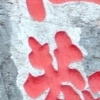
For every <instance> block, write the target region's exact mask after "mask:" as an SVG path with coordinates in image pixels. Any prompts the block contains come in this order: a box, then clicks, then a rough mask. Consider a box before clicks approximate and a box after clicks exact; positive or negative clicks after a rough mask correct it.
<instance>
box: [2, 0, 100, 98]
mask: <svg viewBox="0 0 100 100" xmlns="http://www.w3.org/2000/svg"><path fill="white" fill-rule="evenodd" d="M0 1H2V0H0ZM16 1H17V0H5V1H2V2H0V100H33V99H31V98H30V97H28V96H27V94H26V93H25V91H24V89H23V84H24V82H25V80H26V78H27V75H28V73H29V72H30V73H31V74H32V75H34V76H38V75H41V74H43V73H44V71H43V70H42V71H41V70H38V69H35V68H32V66H31V65H30V63H29V60H28V54H29V53H30V48H29V45H28V42H27V40H28V37H29V36H33V37H35V38H36V39H37V40H38V41H39V42H40V43H41V44H43V43H46V42H47V43H49V45H50V53H51V54H52V56H53V59H54V62H53V65H54V67H55V69H56V67H57V64H56V60H55V57H54V55H53V53H52V51H53V50H54V49H55V48H56V44H55V41H54V35H55V33H56V32H57V31H59V30H64V31H66V32H68V35H69V36H70V37H71V39H72V41H73V43H74V44H75V45H77V46H78V47H79V48H80V49H81V50H82V53H83V55H84V60H83V61H82V62H80V63H81V64H80V65H79V64H78V65H77V66H76V68H77V69H79V70H80V71H81V72H82V73H83V76H84V75H87V76H88V75H90V74H92V73H93V72H95V71H97V70H100V67H99V66H100V47H99V45H100V39H99V36H100V6H99V5H97V4H93V3H82V2H78V3H68V4H67V3H66V4H63V5H53V4H51V3H50V2H48V0H44V4H45V8H46V12H47V15H46V19H45V20H44V21H43V22H41V23H39V22H37V21H35V20H34V19H32V18H31V17H30V15H29V13H28V11H27V7H26V4H25V0H20V1H17V2H16ZM59 13H60V14H59ZM81 65H82V66H81ZM16 68H17V69H16ZM17 72H18V73H17ZM16 77H17V78H16ZM16 83H17V85H16ZM87 87H88V86H87ZM19 89H20V90H21V92H20V91H19ZM77 92H79V91H78V90H77ZM1 94H2V95H1ZM21 94H22V95H23V98H22V97H21ZM79 94H80V95H81V93H80V92H79ZM45 96H46V92H44V94H42V96H40V98H37V100H44V99H43V98H44V97H45ZM96 96H99V97H100V95H96ZM81 98H82V97H81ZM82 100H84V99H83V98H82Z"/></svg>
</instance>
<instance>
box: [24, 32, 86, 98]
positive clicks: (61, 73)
mask: <svg viewBox="0 0 100 100" xmlns="http://www.w3.org/2000/svg"><path fill="white" fill-rule="evenodd" d="M55 41H56V43H57V49H56V50H55V51H54V54H55V57H56V59H57V62H58V71H55V70H54V68H53V65H52V60H53V59H52V57H51V55H50V53H49V46H48V44H44V45H41V44H40V43H38V42H37V41H36V40H35V39H34V38H32V37H30V38H29V45H30V47H31V49H32V52H31V53H30V54H29V60H30V62H31V64H32V66H33V67H35V68H39V69H44V70H45V74H44V75H42V76H39V77H34V76H32V75H30V74H29V77H28V79H27V81H26V82H25V84H24V88H25V90H26V92H27V94H28V95H29V96H30V97H32V98H37V97H39V96H40V95H41V94H42V93H43V92H44V91H45V90H46V89H48V88H50V91H49V93H48V96H47V98H46V100H57V97H58V95H59V93H60V91H62V92H63V93H64V95H65V100H80V97H79V96H78V94H77V93H75V91H74V90H73V89H72V88H71V87H70V86H62V85H61V83H62V82H71V83H72V84H73V85H74V86H75V87H76V88H78V89H79V90H83V89H84V87H85V82H84V79H83V77H82V76H81V74H80V72H79V71H77V70H76V69H70V68H69V64H70V63H71V62H73V61H81V60H82V58H83V56H82V53H81V51H80V50H79V49H78V48H77V47H76V46H75V45H73V44H72V42H71V40H70V38H69V36H68V35H67V34H66V33H65V32H63V31H61V32H57V34H56V36H55ZM67 95H68V96H67ZM75 98H76V99H75Z"/></svg>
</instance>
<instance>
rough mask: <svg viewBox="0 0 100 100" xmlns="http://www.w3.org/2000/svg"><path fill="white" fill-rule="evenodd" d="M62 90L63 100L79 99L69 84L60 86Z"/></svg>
mask: <svg viewBox="0 0 100 100" xmlns="http://www.w3.org/2000/svg"><path fill="white" fill-rule="evenodd" d="M62 91H63V93H64V96H65V98H66V99H64V100H81V98H80V96H79V95H78V94H77V93H76V92H75V91H74V89H73V88H72V87H70V86H62Z"/></svg>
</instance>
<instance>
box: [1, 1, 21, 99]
mask: <svg viewBox="0 0 100 100" xmlns="http://www.w3.org/2000/svg"><path fill="white" fill-rule="evenodd" d="M7 4H8V6H10V5H11V4H10V3H7V1H4V0H0V100H22V96H21V93H20V91H19V89H18V88H17V85H16V77H17V69H16V67H15V64H14V62H13V60H12V59H11V54H10V45H11V42H10V40H11V32H12V27H11V24H10V19H9V15H8V13H7Z"/></svg>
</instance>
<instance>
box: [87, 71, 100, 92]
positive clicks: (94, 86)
mask: <svg viewBox="0 0 100 100" xmlns="http://www.w3.org/2000/svg"><path fill="white" fill-rule="evenodd" d="M88 83H89V86H90V89H91V91H92V92H93V93H98V92H100V72H96V73H94V74H92V75H91V76H89V78H88Z"/></svg>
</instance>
